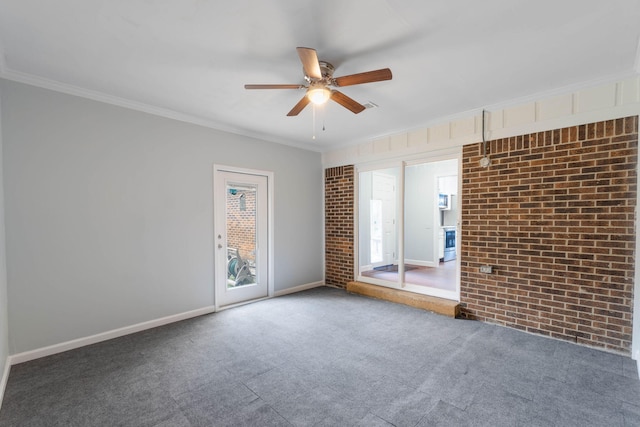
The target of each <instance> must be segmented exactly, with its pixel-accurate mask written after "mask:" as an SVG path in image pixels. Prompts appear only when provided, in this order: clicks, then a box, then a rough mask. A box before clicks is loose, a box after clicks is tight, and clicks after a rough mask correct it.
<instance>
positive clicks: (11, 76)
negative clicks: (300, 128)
mask: <svg viewBox="0 0 640 427" xmlns="http://www.w3.org/2000/svg"><path fill="white" fill-rule="evenodd" d="M1 49H2V45H1V44H0V78H4V79H6V80H11V81H14V82H18V83H23V84H27V85H30V86H36V87H40V88H43V89H48V90H52V91H55V92H60V93H65V94H67V95H73V96H77V97H80V98H86V99H90V100H93V101H98V102H103V103H105V104H110V105H115V106H118V107H123V108H127V109H130V110H135V111H140V112H143V113H147V114H151V115H154V116H159V117H164V118H167V119H172V120H177V121H180V122H184V123H190V124H194V125H198V126H202V127H206V128H209V129H213V130H217V131H221V132H227V133H231V134H234V135H240V136H245V137H248V138H253V139H257V140H260V141H266V142H271V143H274V144H280V145H287V146H291V147H295V148H300V149H303V150H307V151H316V152H321V151H322V150H321V149H320V147H313V146H309V145H307V144H303V143H299V142H295V141H291V140H285V139H276V138H274V137H271V136H269V135H263V134H260V133H256V132H250V131H246V130H244V129H238V128H234V127H231V126H226V125H223V124H220V123H217V122H214V121H212V120H208V119H204V118H202V117H198V116H193V115H190V114H185V113H181V112H178V111H174V110H170V109H167V108H161V107H156V106H153V105H150V104H145V103H142V102H138V101H133V100H130V99H126V98H121V97H118V96H113V95H109V94H106V93H103V92H99V91H94V90H90V89H85V88H81V87H79V86H74V85H70V84H67V83H62V82H59V81H56V80H52V79H47V78H44V77H40V76H36V75H33V74H28V73H23V72H20V71H15V70H11V69H9V68H8V67H7V66H6V63H5V62H4V54H3V51H2V50H1Z"/></svg>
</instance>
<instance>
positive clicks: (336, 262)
mask: <svg viewBox="0 0 640 427" xmlns="http://www.w3.org/2000/svg"><path fill="white" fill-rule="evenodd" d="M324 188H325V193H324V202H325V208H324V209H325V279H324V280H325V284H327V285H329V286H337V287H340V288H345V287H346V286H347V282H350V281H352V280H353V275H354V265H353V248H354V240H353V239H354V233H353V227H354V224H355V218H354V215H353V212H354V167H353V165H349V166H339V167H335V168H328V169H326V170H325V174H324Z"/></svg>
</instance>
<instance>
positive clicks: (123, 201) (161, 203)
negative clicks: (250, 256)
mask: <svg viewBox="0 0 640 427" xmlns="http://www.w3.org/2000/svg"><path fill="white" fill-rule="evenodd" d="M0 85H1V86H0V90H2V93H3V97H2V124H3V134H4V149H5V151H4V156H5V157H4V173H5V183H4V185H5V198H6V199H5V201H6V204H5V205H6V225H7V235H6V244H7V271H8V278H7V281H8V300H9V302H10V304H9V324H10V325H11V327H10V331H9V336H10V353H11V354H15V353H20V352H24V351H28V350H32V349H37V348H41V347H44V346H47V345H52V344H56V343H60V342H64V341H68V340H71V339H75V338H80V337H86V336H90V335H93V334H96V333H100V332H104V331H108V330H112V329H115V328H119V327H124V326H128V325H132V324H136V323H139V322H143V321H148V320H153V319H157V318H161V317H164V316H169V315H173V314H178V313H182V312H186V311H190V310H194V309H197V308H202V307H206V306H210V305H212V304H213V269H214V267H213V246H214V245H213V200H212V193H213V189H212V176H213V164H214V163H217V164H224V165H231V166H237V167H243V168H251V169H261V170H269V171H273V172H274V181H275V191H274V195H275V199H274V205H275V206H274V211H275V218H274V219H275V224H274V251H275V253H274V259H275V267H274V275H275V289H276V291H278V290H283V289H287V288H292V287H295V286H299V285H303V284H307V283H312V282H317V281H321V280H323V265H322V167H321V157H320V154H319V153H314V152H310V151H307V150H301V149H297V148H293V147H289V146H285V145H280V144H273V143H269V142H265V141H260V140H256V139H251V138H247V137H243V136H238V135H233V134H229V133H225V132H220V131H215V130H212V129H209V128H205V127H200V126H196V125H192V124H188V123H183V122H179V121H175V120H170V119H166V118H161V117H157V116H153V115H149V114H145V113H141V112H137V111H132V110H128V109H126V108H121V107H116V106H112V105H108V104H104V103H100V102H95V101H91V100H88V99H84V98H79V97H74V96H69V95H65V94H61V93H57V92H53V91H49V90H45V89H40V88H36V87H32V86H27V85H23V84H19V83H15V82H10V81H6V80H0Z"/></svg>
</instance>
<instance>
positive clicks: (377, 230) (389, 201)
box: [358, 168, 400, 282]
mask: <svg viewBox="0 0 640 427" xmlns="http://www.w3.org/2000/svg"><path fill="white" fill-rule="evenodd" d="M399 173H400V168H387V169H380V170H375V171H366V172H360V174H359V189H358V194H359V201H358V212H359V221H358V224H359V233H358V236H359V245H358V247H359V254H358V259H359V271H360V275H362V276H367V277H372V278H374V279H376V280H384V281H391V282H398V259H397V254H398V221H397V198H398V193H397V191H398V177H399Z"/></svg>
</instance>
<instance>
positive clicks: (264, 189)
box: [214, 168, 270, 307]
mask: <svg viewBox="0 0 640 427" xmlns="http://www.w3.org/2000/svg"><path fill="white" fill-rule="evenodd" d="M268 185H269V180H268V177H267V176H264V175H258V174H251V173H240V172H237V171H233V172H231V171H227V170H223V169H218V168H216V171H215V174H214V210H215V211H214V215H215V221H214V222H215V236H214V239H215V298H216V306H217V307H224V306H228V305H231V304H236V303H240V302H245V301H249V300H253V299H258V298H263V297H266V296H268V295H269V289H270V288H269V264H270V263H269V243H268V236H269V230H268V225H269V220H268V213H269V209H268V205H269V199H268V195H269V191H268Z"/></svg>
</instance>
